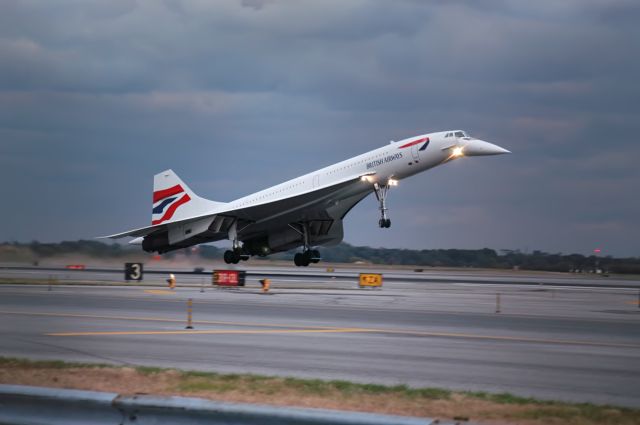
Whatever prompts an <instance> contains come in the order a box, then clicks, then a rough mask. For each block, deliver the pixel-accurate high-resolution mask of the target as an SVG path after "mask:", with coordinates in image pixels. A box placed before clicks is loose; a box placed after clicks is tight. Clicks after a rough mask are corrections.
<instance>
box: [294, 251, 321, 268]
mask: <svg viewBox="0 0 640 425" xmlns="http://www.w3.org/2000/svg"><path fill="white" fill-rule="evenodd" d="M320 259H321V258H320V251H318V250H317V249H308V250H306V251H304V252H298V253H296V255H295V256H294V257H293V263H294V264H295V265H296V266H297V267H307V266H308V265H309V264H311V263H314V264H315V263H319V262H320Z"/></svg>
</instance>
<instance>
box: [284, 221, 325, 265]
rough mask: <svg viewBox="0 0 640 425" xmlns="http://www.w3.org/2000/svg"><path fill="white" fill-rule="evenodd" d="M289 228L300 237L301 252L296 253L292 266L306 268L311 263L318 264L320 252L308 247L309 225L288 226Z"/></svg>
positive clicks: (304, 223)
mask: <svg viewBox="0 0 640 425" xmlns="http://www.w3.org/2000/svg"><path fill="white" fill-rule="evenodd" d="M289 227H291V228H292V229H293V230H295V231H296V232H298V233H299V234H300V236H302V252H298V253H296V255H295V256H294V257H293V264H295V265H296V267H307V266H308V265H309V264H311V263H314V264H315V263H319V262H320V260H321V259H322V258H321V257H320V251H318V250H317V249H311V248H310V246H309V245H310V244H309V223H306V222H303V223H298V224H295V225H293V224H289Z"/></svg>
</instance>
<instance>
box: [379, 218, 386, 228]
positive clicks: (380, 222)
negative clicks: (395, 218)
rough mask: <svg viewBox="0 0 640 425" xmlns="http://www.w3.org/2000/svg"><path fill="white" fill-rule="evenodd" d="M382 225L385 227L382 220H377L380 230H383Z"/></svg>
mask: <svg viewBox="0 0 640 425" xmlns="http://www.w3.org/2000/svg"><path fill="white" fill-rule="evenodd" d="M384 225H385V220H384V218H381V219H380V220H378V226H380V228H382V229H384Z"/></svg>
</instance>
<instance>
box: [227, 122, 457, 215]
mask: <svg viewBox="0 0 640 425" xmlns="http://www.w3.org/2000/svg"><path fill="white" fill-rule="evenodd" d="M447 133H448V132H439V133H430V134H424V135H420V136H415V137H411V138H408V139H404V140H400V141H398V142H392V143H389V144H388V145H386V146H383V147H381V148H378V149H375V150H372V151H369V152H366V153H363V154H361V155H358V156H355V157H353V158H349V159H347V160H345V161H342V162H339V163H337V164H333V165H330V166H328V167H325V168H321V169H319V170H316V171H314V172H311V173H308V174H305V175H303V176H300V177H296V178H295V179H292V180H288V181H286V182H284V183H280V184H278V185H276V186H272V187H269V188H267V189H264V190H261V191H259V192H255V193H252V194H251V195H248V196H245V197H242V198H239V199H236V200H235V201H232V202H230V203H229V207H231V208H244V207H248V206H252V205H258V204H263V203H266V202H270V201H274V200H278V199H282V198H286V197H290V196H296V195H298V194H300V193H304V192H308V191H310V190H314V189H316V188H320V187H324V186H330V185H332V184H334V183H336V182H339V181H342V180H344V179H346V178H349V177H353V176H355V175H359V174H360V175H362V174H368V173H370V174H371V177H370V179H371V180H370V181H371V182H380V183H381V184H382V183H386V182H387V181H388V180H389V179H390V178H392V179H394V180H401V179H403V178H405V177H409V176H412V175H414V174H417V173H420V172H422V171H425V170H428V169H429V168H432V167H435V166H436V165H439V164H441V163H443V162H446V161H447V160H448V159H451V158H450V157H451V152H449V150H448V149H446V148H447V147H450V145H451V144H452V143H453V139H452V140H451V142H449V141H445V139H444V136H445V134H447ZM427 138H428V140H429V146H428V147H427V148H426V149H425V150H423V151H420V150H419V149H420V148H421V147H422V145H423V143H424V142H423V143H418V144H414V145H413V146H408V147H405V148H401V147H402V146H405V145H407V144H409V143H411V142H412V141H417V140H421V139H427ZM425 142H426V141H425ZM443 148H445V149H444V150H443ZM366 190H370V189H366Z"/></svg>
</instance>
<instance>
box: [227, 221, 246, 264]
mask: <svg viewBox="0 0 640 425" xmlns="http://www.w3.org/2000/svg"><path fill="white" fill-rule="evenodd" d="M237 226H238V222H237V221H234V222H233V223H232V224H231V226H230V227H229V240H231V241H233V249H232V250H226V251H225V252H224V262H225V263H227V264H238V263H239V262H240V261H247V260H248V259H249V258H251V255H249V254H248V253H246V252H245V251H244V250H243V249H242V246H241V245H240V241H239V240H238V230H237Z"/></svg>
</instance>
